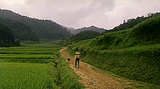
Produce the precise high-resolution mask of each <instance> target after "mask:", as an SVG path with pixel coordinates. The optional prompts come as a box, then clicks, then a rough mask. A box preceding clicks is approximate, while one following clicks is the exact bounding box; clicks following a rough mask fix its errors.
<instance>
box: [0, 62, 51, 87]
mask: <svg viewBox="0 0 160 89" xmlns="http://www.w3.org/2000/svg"><path fill="white" fill-rule="evenodd" d="M0 65H1V66H0V67H1V68H0V70H1V76H0V79H1V80H0V88H1V89H22V88H23V89H52V85H51V84H52V80H51V77H50V76H49V74H47V73H48V72H49V71H50V69H49V67H48V65H47V64H35V63H7V62H0Z"/></svg>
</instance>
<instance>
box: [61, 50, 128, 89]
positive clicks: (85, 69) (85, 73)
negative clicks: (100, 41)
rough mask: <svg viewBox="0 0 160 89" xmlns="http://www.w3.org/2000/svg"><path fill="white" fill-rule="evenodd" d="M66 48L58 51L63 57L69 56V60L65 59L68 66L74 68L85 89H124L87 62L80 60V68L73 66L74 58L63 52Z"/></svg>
mask: <svg viewBox="0 0 160 89" xmlns="http://www.w3.org/2000/svg"><path fill="white" fill-rule="evenodd" d="M66 49H67V48H64V49H61V50H60V52H61V53H62V56H63V57H64V58H66V59H67V58H70V59H71V61H67V60H66V61H67V62H68V63H69V65H70V67H71V68H72V69H73V70H74V72H75V73H76V74H77V75H79V76H80V78H81V80H79V81H80V83H82V84H83V85H84V86H85V87H86V89H124V88H125V87H124V86H123V85H121V84H120V83H119V82H117V81H115V80H114V79H112V78H110V77H109V76H107V75H106V74H102V73H99V72H97V71H95V70H94V69H97V68H96V67H93V66H91V65H89V64H87V63H84V62H81V63H80V68H76V67H74V63H73V61H74V58H73V57H70V56H68V54H67V53H66V52H65V50H66Z"/></svg>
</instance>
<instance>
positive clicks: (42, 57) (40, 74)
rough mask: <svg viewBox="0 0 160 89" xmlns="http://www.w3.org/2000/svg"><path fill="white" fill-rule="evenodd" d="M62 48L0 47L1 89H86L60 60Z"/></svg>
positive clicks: (49, 46)
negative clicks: (56, 62) (55, 62)
mask: <svg viewBox="0 0 160 89" xmlns="http://www.w3.org/2000/svg"><path fill="white" fill-rule="evenodd" d="M61 48H62V47H61V46H57V45H46V44H32V45H28V46H27V45H26V47H0V89H61V88H63V89H83V88H84V87H83V86H82V85H81V84H79V82H78V80H76V79H77V77H78V76H76V75H75V74H74V73H73V71H71V69H69V66H68V65H67V63H66V62H65V59H63V58H61V56H60V53H59V50H60V49H61ZM57 60H58V61H59V63H58V66H57V65H55V64H54V61H57ZM64 70H65V71H64ZM64 76H67V77H66V78H65V79H63V77H64ZM75 77H76V78H75ZM68 80H69V81H68Z"/></svg>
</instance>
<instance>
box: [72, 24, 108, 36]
mask: <svg viewBox="0 0 160 89" xmlns="http://www.w3.org/2000/svg"><path fill="white" fill-rule="evenodd" d="M87 30H89V31H95V32H99V33H102V32H105V29H103V28H98V27H95V26H90V27H83V28H79V29H76V31H75V32H74V34H78V33H80V32H81V31H87Z"/></svg>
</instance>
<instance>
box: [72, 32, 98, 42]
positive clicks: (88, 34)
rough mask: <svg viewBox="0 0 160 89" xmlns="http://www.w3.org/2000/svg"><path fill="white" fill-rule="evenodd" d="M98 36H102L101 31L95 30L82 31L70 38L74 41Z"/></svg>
mask: <svg viewBox="0 0 160 89" xmlns="http://www.w3.org/2000/svg"><path fill="white" fill-rule="evenodd" d="M97 36H100V33H99V32H95V31H89V30H88V31H82V32H80V33H78V34H76V35H74V36H72V37H71V38H70V40H71V41H72V42H74V41H81V40H86V39H93V38H95V37H97Z"/></svg>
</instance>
